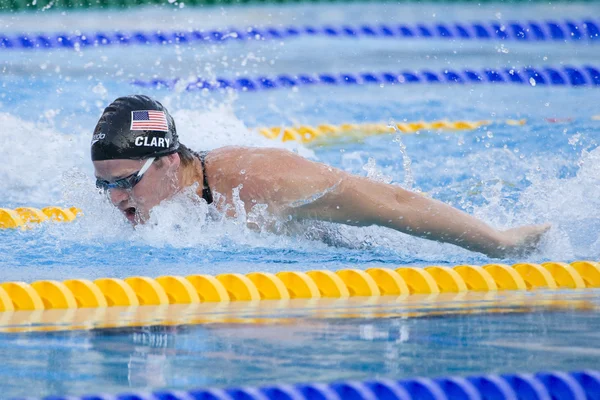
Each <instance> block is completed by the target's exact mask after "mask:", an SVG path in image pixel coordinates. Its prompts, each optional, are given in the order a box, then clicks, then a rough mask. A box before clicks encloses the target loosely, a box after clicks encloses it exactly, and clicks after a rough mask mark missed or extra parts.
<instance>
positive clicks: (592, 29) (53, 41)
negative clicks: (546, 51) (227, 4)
mask: <svg viewBox="0 0 600 400" xmlns="http://www.w3.org/2000/svg"><path fill="white" fill-rule="evenodd" d="M298 37H328V38H339V39H341V38H384V39H392V38H393V39H446V40H483V41H491V40H501V41H504V40H508V41H518V42H540V41H552V42H581V41H586V42H590V41H591V42H595V41H600V23H598V22H596V21H593V20H591V19H585V20H581V21H571V20H565V21H561V22H557V21H527V22H524V21H506V22H500V21H492V22H472V23H466V22H465V23H461V22H453V23H414V24H397V25H392V24H378V25H371V24H361V25H340V26H333V25H322V26H310V25H306V26H286V27H275V26H267V27H248V28H245V29H244V28H241V29H238V28H230V29H221V30H219V29H214V30H207V31H204V30H188V31H168V30H167V31H164V30H152V31H151V30H138V31H112V32H111V31H97V32H84V33H81V32H59V33H33V34H32V33H16V34H0V49H31V50H35V49H38V50H43V49H57V48H59V49H61V48H64V49H76V50H83V49H85V48H95V47H106V46H118V45H121V46H132V45H186V44H190V45H191V44H202V43H204V44H214V43H225V42H238V43H243V42H248V41H261V40H282V39H292V38H298Z"/></svg>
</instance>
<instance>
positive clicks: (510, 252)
mask: <svg viewBox="0 0 600 400" xmlns="http://www.w3.org/2000/svg"><path fill="white" fill-rule="evenodd" d="M550 227H551V225H550V224H542V225H528V226H520V227H518V228H513V229H508V230H506V231H503V232H501V234H500V235H501V238H502V239H501V245H500V246H499V247H498V251H497V252H496V251H494V252H492V253H491V254H488V256H490V257H496V258H507V257H524V256H527V255H528V254H530V253H532V252H533V251H535V250H536V249H537V248H538V245H539V242H540V240H541V239H542V236H543V235H544V233H546V232H547V231H548V230H549V229H550Z"/></svg>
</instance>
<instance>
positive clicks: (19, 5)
mask: <svg viewBox="0 0 600 400" xmlns="http://www.w3.org/2000/svg"><path fill="white" fill-rule="evenodd" d="M541 1H545V0H508V2H509V3H514V4H520V3H531V2H534V3H536V2H541ZM300 2H304V3H306V2H307V1H305V0H304V1H303V0H186V1H185V2H183V1H180V0H174V1H167V0H95V1H94V0H36V1H33V0H0V11H37V10H39V11H47V10H52V9H57V10H64V9H76V8H100V9H105V8H137V7H139V6H159V7H177V8H181V7H182V6H185V7H189V6H192V7H194V6H227V5H246V4H250V5H270V4H276V5H281V4H297V3H300ZM315 2H316V3H332V2H335V3H341V4H345V3H362V2H366V3H370V2H377V3H379V2H381V3H386V2H387V0H366V1H365V0H362V1H361V0H310V1H309V2H308V3H311V4H314V3H315ZM400 2H402V3H417V2H420V1H418V0H401V1H400ZM441 2H442V3H446V4H452V3H459V4H465V3H474V4H477V3H497V2H498V0H477V1H475V0H443V1H441ZM563 2H564V3H573V0H571V1H569V0H555V3H563ZM576 2H577V3H583V4H585V3H595V2H597V0H578V1H576Z"/></svg>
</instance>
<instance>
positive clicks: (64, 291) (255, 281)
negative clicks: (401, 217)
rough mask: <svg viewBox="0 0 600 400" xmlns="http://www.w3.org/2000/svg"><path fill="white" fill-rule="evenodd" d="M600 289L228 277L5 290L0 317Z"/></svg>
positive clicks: (568, 271)
mask: <svg viewBox="0 0 600 400" xmlns="http://www.w3.org/2000/svg"><path fill="white" fill-rule="evenodd" d="M586 288H588V289H589V288H600V263H598V262H595V261H575V262H572V263H570V264H567V263H564V262H545V263H541V264H535V263H517V264H514V265H512V266H509V265H506V264H488V265H484V266H476V265H457V266H455V267H452V268H450V267H444V266H429V267H424V268H418V267H400V268H397V269H390V268H369V269H367V270H360V269H353V268H349V269H342V270H338V271H329V270H314V271H308V272H300V271H282V272H279V273H277V274H272V273H266V272H253V273H250V274H246V275H244V274H239V273H223V274H219V275H216V276H212V275H206V274H195V275H190V276H187V277H182V276H176V275H168V276H161V277H158V278H156V279H153V278H149V277H145V276H134V277H129V278H125V279H118V278H100V279H96V280H95V281H93V282H92V281H90V280H87V279H69V280H66V281H64V282H61V281H57V280H39V281H35V282H33V283H31V284H28V283H25V282H4V283H0V312H1V311H22V310H49V309H73V308H98V307H100V308H103V307H114V306H146V305H154V306H160V305H169V304H199V303H206V302H209V303H229V302H232V301H233V302H235V301H261V300H289V299H298V298H303V299H310V298H314V299H318V298H349V297H363V296H364V297H379V296H405V295H413V294H439V293H466V292H497V291H505V290H511V291H512V290H517V291H522V290H529V291H533V290H546V289H561V290H565V289H574V290H581V289H586Z"/></svg>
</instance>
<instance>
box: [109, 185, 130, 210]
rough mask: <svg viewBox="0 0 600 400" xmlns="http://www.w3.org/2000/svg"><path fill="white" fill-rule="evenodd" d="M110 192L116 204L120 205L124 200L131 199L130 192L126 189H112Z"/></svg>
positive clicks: (112, 200) (111, 199) (111, 198)
mask: <svg viewBox="0 0 600 400" xmlns="http://www.w3.org/2000/svg"><path fill="white" fill-rule="evenodd" d="M108 192H109V194H110V201H111V202H112V203H113V205H115V206H119V204H121V203H123V202H124V201H127V199H129V194H128V193H127V191H126V190H122V189H111V190H109V191H108Z"/></svg>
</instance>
